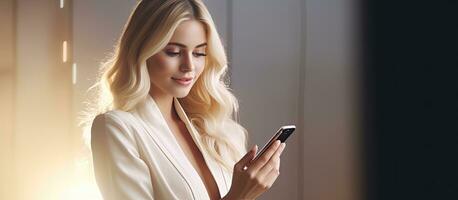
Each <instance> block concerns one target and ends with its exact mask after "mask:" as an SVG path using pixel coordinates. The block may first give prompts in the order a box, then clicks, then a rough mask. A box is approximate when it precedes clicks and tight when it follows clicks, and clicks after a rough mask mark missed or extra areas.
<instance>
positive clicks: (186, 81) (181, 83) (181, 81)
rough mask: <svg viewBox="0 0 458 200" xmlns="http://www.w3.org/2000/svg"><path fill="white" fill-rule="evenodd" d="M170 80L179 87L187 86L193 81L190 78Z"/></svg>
mask: <svg viewBox="0 0 458 200" xmlns="http://www.w3.org/2000/svg"><path fill="white" fill-rule="evenodd" d="M172 79H173V80H174V81H175V82H177V83H178V84H180V85H189V84H191V83H192V80H193V78H192V77H186V78H173V77H172Z"/></svg>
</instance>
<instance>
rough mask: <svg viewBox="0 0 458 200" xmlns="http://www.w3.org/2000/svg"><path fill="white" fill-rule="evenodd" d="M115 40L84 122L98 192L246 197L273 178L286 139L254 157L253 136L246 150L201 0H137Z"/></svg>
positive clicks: (126, 198) (220, 51)
mask: <svg viewBox="0 0 458 200" xmlns="http://www.w3.org/2000/svg"><path fill="white" fill-rule="evenodd" d="M116 47H117V48H116V50H115V52H114V54H113V56H112V58H111V59H110V60H109V61H108V62H106V63H105V65H104V67H103V73H102V76H101V78H100V82H99V83H98V84H97V86H99V87H98V88H99V89H100V90H99V91H100V95H99V98H98V105H97V106H98V107H97V111H96V113H95V115H97V116H96V117H95V118H94V120H93V122H92V127H91V148H92V155H93V162H94V171H95V176H96V181H97V184H98V186H99V189H100V191H101V194H102V196H103V197H104V198H105V199H122V200H130V199H131V200H142V199H255V198H257V197H258V196H259V195H261V194H262V193H263V192H265V191H266V190H268V189H269V188H270V187H271V186H272V184H273V183H274V181H275V180H276V179H277V177H278V175H279V167H280V154H281V152H282V151H283V149H284V147H285V146H284V144H279V143H276V145H273V146H272V147H271V148H270V149H269V150H268V151H267V152H266V153H265V154H264V155H263V157H261V159H258V160H256V161H254V160H253V158H254V156H255V154H256V151H257V146H254V147H253V148H251V150H249V151H248V152H247V150H246V143H247V142H246V140H247V136H246V131H245V129H244V128H243V127H242V126H241V125H240V124H238V123H237V121H235V120H233V116H234V115H236V112H237V109H238V103H237V99H236V98H235V97H234V96H233V94H232V93H231V92H230V91H229V88H228V86H227V85H226V84H225V82H224V80H223V77H224V75H225V72H226V70H227V61H226V55H225V52H224V48H223V46H222V44H221V40H220V38H219V36H218V33H217V31H216V29H215V25H214V23H213V20H212V18H211V16H210V14H209V12H208V10H207V8H206V7H205V5H204V4H203V3H202V2H201V1H199V0H144V1H140V2H139V3H138V4H137V6H136V7H135V9H134V10H133V12H132V14H131V16H130V17H129V20H128V22H127V24H126V25H125V27H124V30H123V32H122V35H121V38H120V40H119V41H118V43H117V46H116ZM95 115H94V116H95Z"/></svg>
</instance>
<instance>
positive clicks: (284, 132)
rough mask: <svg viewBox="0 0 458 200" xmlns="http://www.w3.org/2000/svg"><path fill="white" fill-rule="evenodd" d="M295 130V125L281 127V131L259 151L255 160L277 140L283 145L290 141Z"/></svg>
mask: <svg viewBox="0 0 458 200" xmlns="http://www.w3.org/2000/svg"><path fill="white" fill-rule="evenodd" d="M294 130H296V126H295V125H287V126H282V127H280V129H278V131H277V132H276V133H275V134H274V135H273V136H272V137H271V138H270V139H269V142H267V143H266V144H265V145H264V147H262V149H261V151H258V153H257V154H256V157H254V159H253V160H256V159H258V158H259V157H260V156H261V155H262V154H263V153H264V152H265V151H266V150H267V149H268V148H269V147H270V145H272V144H273V143H274V142H275V141H276V140H280V142H282V143H283V142H285V141H286V139H288V137H289V136H290V135H291V134H293V132H294Z"/></svg>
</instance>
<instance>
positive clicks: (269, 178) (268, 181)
mask: <svg viewBox="0 0 458 200" xmlns="http://www.w3.org/2000/svg"><path fill="white" fill-rule="evenodd" d="M279 175H280V171H279V170H277V169H275V168H274V169H272V170H270V172H269V173H268V174H267V175H266V176H265V179H264V180H263V182H264V183H265V185H266V186H268V187H269V188H270V187H272V185H273V184H274V182H275V181H276V180H277V178H278V176H279Z"/></svg>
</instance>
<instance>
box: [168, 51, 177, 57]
mask: <svg viewBox="0 0 458 200" xmlns="http://www.w3.org/2000/svg"><path fill="white" fill-rule="evenodd" d="M165 53H166V54H167V55H168V56H171V57H175V56H178V55H180V52H174V51H166V52H165Z"/></svg>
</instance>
